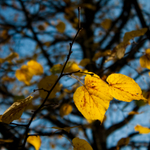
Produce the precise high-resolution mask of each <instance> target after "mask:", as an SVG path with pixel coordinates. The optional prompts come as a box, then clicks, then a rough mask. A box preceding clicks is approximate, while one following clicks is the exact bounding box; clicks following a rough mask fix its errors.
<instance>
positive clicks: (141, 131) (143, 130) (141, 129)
mask: <svg viewBox="0 0 150 150" xmlns="http://www.w3.org/2000/svg"><path fill="white" fill-rule="evenodd" d="M134 130H135V131H138V132H139V134H148V133H150V129H149V128H147V127H143V126H141V125H136V126H135V127H134Z"/></svg>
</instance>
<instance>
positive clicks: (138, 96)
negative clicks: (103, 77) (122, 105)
mask: <svg viewBox="0 0 150 150" xmlns="http://www.w3.org/2000/svg"><path fill="white" fill-rule="evenodd" d="M107 82H108V83H109V87H110V88H109V93H110V94H111V95H112V96H113V97H114V98H116V99H118V100H121V101H126V102H131V101H132V100H146V99H145V98H144V97H143V95H142V90H141V88H140V87H139V85H138V84H137V83H136V82H135V81H134V80H133V79H132V78H130V77H128V76H126V75H123V74H119V73H118V74H117V73H113V74H111V75H109V76H108V78H107Z"/></svg>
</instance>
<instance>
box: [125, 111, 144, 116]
mask: <svg viewBox="0 0 150 150" xmlns="http://www.w3.org/2000/svg"><path fill="white" fill-rule="evenodd" d="M141 113H142V112H140V113H139V112H137V111H131V112H129V113H128V115H138V114H141Z"/></svg>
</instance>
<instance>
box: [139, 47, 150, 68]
mask: <svg viewBox="0 0 150 150" xmlns="http://www.w3.org/2000/svg"><path fill="white" fill-rule="evenodd" d="M140 65H141V67H143V68H147V69H150V48H148V49H147V50H146V54H145V55H143V56H142V57H140Z"/></svg>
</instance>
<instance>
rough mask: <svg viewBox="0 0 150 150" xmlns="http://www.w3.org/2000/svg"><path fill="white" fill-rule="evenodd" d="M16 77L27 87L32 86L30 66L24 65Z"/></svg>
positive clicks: (17, 71)
mask: <svg viewBox="0 0 150 150" xmlns="http://www.w3.org/2000/svg"><path fill="white" fill-rule="evenodd" d="M15 76H16V78H17V79H18V80H19V81H22V82H24V83H25V84H27V85H29V84H30V80H31V79H32V74H31V73H30V72H29V70H28V66H26V65H23V66H21V68H20V69H18V70H16V73H15Z"/></svg>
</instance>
